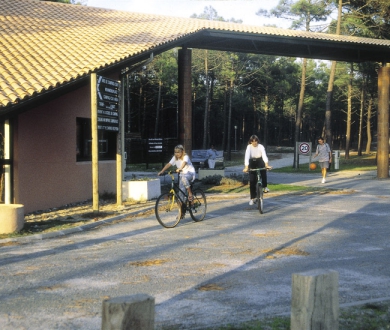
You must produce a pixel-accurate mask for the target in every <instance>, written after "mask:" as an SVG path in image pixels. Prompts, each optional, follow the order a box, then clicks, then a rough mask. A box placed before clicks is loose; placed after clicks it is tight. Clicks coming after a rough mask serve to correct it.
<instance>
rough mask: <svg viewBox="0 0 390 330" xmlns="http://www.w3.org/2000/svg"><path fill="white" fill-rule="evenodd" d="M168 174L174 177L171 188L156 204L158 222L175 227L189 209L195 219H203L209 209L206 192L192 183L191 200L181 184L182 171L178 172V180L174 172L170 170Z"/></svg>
mask: <svg viewBox="0 0 390 330" xmlns="http://www.w3.org/2000/svg"><path fill="white" fill-rule="evenodd" d="M168 174H169V175H170V177H171V179H172V182H171V188H170V190H169V192H167V193H163V194H161V195H160V197H158V199H157V201H156V205H155V214H156V218H157V220H158V222H159V223H160V224H161V225H162V226H163V227H166V228H173V227H175V226H176V225H177V224H178V223H179V222H180V220H181V219H183V218H184V216H185V214H186V212H187V211H189V213H190V215H191V218H192V219H193V220H194V221H196V222H198V221H202V220H203V219H204V217H205V215H206V211H207V201H206V196H205V194H204V192H203V191H202V190H201V189H199V188H197V189H195V188H193V184H192V183H191V190H192V195H193V200H192V201H189V200H188V194H187V191H183V190H182V189H181V188H180V186H179V184H180V181H179V180H180V176H181V175H180V173H178V180H177V182H176V180H175V177H174V175H173V174H172V172H168ZM164 175H165V174H164ZM182 194H183V195H182ZM183 196H184V197H183Z"/></svg>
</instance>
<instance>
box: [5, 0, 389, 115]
mask: <svg viewBox="0 0 390 330" xmlns="http://www.w3.org/2000/svg"><path fill="white" fill-rule="evenodd" d="M202 30H214V31H228V32H237V33H245V34H256V35H268V36H269V35H271V36H285V37H295V38H309V39H318V40H330V41H340V42H349V43H359V44H364V45H376V46H379V45H381V46H386V47H389V48H390V42H389V41H386V40H375V39H364V38H353V37H346V36H335V35H329V34H318V33H316V34H313V33H307V32H303V31H293V30H286V29H277V28H270V27H260V26H249V25H242V24H235V23H226V22H216V21H206V20H199V19H191V18H177V17H169V16H160V15H150V14H140V13H131V12H124V11H115V10H108V9H100V8H94V7H87V6H75V5H66V4H61V3H52V2H44V1H38V0H0V112H1V109H2V108H3V109H4V108H5V107H9V106H12V105H14V104H18V103H19V102H21V101H23V100H27V99H29V98H31V97H34V96H35V95H38V94H39V93H42V92H45V91H50V90H52V89H55V88H56V87H59V86H61V85H63V84H66V83H68V82H72V81H74V80H77V79H79V78H82V77H86V76H87V75H88V74H89V73H91V72H94V71H97V70H99V69H102V68H105V67H109V66H111V65H113V64H116V63H118V62H121V61H123V60H126V59H129V58H131V57H133V56H137V55H140V54H143V53H146V52H148V51H151V50H153V49H154V48H156V47H160V46H162V45H164V44H171V43H173V42H175V41H178V40H179V39H180V38H183V37H188V36H190V35H193V34H196V33H197V32H199V31H202Z"/></svg>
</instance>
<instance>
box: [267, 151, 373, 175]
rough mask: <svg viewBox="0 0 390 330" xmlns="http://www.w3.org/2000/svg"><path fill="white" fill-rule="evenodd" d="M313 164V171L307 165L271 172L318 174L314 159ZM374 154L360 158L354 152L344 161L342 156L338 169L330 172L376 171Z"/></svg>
mask: <svg viewBox="0 0 390 330" xmlns="http://www.w3.org/2000/svg"><path fill="white" fill-rule="evenodd" d="M314 162H315V163H316V164H317V168H316V169H315V170H313V171H312V170H310V169H309V164H300V165H299V168H294V167H292V166H286V167H281V168H275V169H273V170H272V171H274V172H278V173H314V174H320V173H321V168H320V166H319V165H318V162H317V161H316V159H314ZM376 168H377V165H376V154H375V153H371V154H365V155H362V156H358V155H357V153H356V152H351V153H350V156H349V158H348V159H345V158H344V156H341V157H340V160H339V169H338V170H334V169H333V167H332V168H331V172H339V171H373V170H376Z"/></svg>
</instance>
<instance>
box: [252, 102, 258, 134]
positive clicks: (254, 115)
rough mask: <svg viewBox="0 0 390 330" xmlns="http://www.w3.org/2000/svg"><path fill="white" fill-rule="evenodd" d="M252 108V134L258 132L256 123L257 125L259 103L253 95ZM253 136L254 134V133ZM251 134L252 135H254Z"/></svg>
mask: <svg viewBox="0 0 390 330" xmlns="http://www.w3.org/2000/svg"><path fill="white" fill-rule="evenodd" d="M252 107H253V121H252V132H256V123H257V117H258V115H257V103H256V97H255V96H254V95H252ZM252 134H253V133H252ZM252 134H251V135H252Z"/></svg>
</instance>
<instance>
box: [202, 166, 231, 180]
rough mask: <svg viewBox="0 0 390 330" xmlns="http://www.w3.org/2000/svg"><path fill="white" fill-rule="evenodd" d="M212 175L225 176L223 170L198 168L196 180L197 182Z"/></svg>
mask: <svg viewBox="0 0 390 330" xmlns="http://www.w3.org/2000/svg"><path fill="white" fill-rule="evenodd" d="M213 175H221V176H225V170H224V169H223V170H217V169H214V168H209V169H204V168H200V169H199V171H198V179H199V180H202V179H203V178H205V177H206V176H213Z"/></svg>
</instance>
